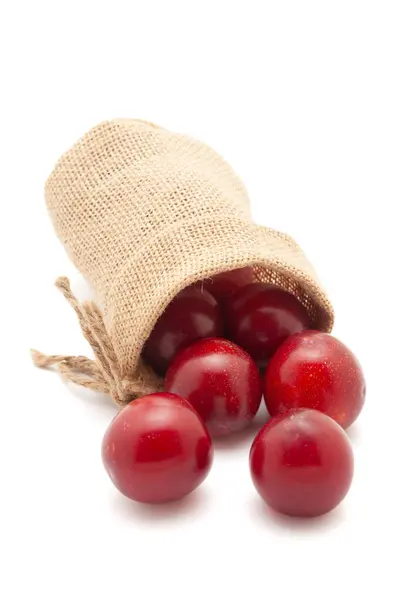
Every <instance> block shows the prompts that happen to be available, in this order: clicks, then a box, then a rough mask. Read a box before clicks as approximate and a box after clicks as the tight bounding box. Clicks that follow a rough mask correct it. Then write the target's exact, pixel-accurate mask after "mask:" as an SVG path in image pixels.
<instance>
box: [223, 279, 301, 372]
mask: <svg viewBox="0 0 400 600" xmlns="http://www.w3.org/2000/svg"><path fill="white" fill-rule="evenodd" d="M227 326H228V332H229V337H230V338H231V339H232V340H233V341H234V342H235V343H236V344H238V345H239V346H242V348H244V349H245V350H246V351H247V352H248V353H249V354H250V355H251V356H252V357H253V358H254V360H255V361H257V363H258V364H259V365H260V366H265V364H266V363H267V361H268V359H269V358H270V357H271V356H272V355H273V353H274V352H275V351H276V349H277V348H278V347H279V346H280V344H282V342H283V341H284V340H285V339H286V338H287V337H288V336H290V335H293V334H294V333H297V332H298V331H302V330H303V329H306V328H307V327H309V317H308V314H307V311H306V309H305V308H304V306H303V305H302V304H300V302H299V301H298V300H297V299H296V298H295V297H294V296H293V295H292V294H289V293H288V292H285V291H284V290H282V289H280V288H278V287H277V286H274V285H269V284H266V283H253V284H251V285H248V286H246V287H244V288H241V289H240V290H239V291H237V292H236V294H235V295H234V296H233V297H232V298H231V299H230V300H229V301H228V303H227Z"/></svg>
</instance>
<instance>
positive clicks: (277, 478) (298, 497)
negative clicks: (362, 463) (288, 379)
mask: <svg viewBox="0 0 400 600" xmlns="http://www.w3.org/2000/svg"><path fill="white" fill-rule="evenodd" d="M250 470H251V476H252V479H253V482H254V485H255V487H256V489H257V491H258V493H259V494H260V496H261V497H262V498H263V500H264V501H265V502H266V503H267V504H269V505H270V506H271V507H272V508H273V509H274V510H276V511H278V512H280V513H283V514H286V515H290V516H297V517H316V516H319V515H323V514H324V513H327V512H329V511H331V510H332V509H333V508H335V507H336V506H337V505H338V504H339V502H341V501H342V500H343V498H344V497H345V495H346V494H347V492H348V490H349V488H350V485H351V481H352V478H353V451H352V448H351V445H350V442H349V440H348V438H347V436H346V434H345V432H344V431H343V429H342V428H341V427H340V426H339V425H338V424H337V423H335V421H333V420H332V419H331V418H330V417H328V416H326V415H324V414H323V413H320V412H318V411H316V410H306V409H305V410H302V409H300V410H296V411H290V412H289V413H286V414H285V415H279V416H277V417H274V418H272V419H271V420H270V421H268V423H267V424H266V425H265V426H264V427H263V428H262V429H261V431H260V432H259V433H258V435H257V437H256V438H255V440H254V442H253V445H252V447H251V450H250Z"/></svg>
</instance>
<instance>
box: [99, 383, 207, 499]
mask: <svg viewBox="0 0 400 600" xmlns="http://www.w3.org/2000/svg"><path fill="white" fill-rule="evenodd" d="M102 457H103V463H104V466H105V468H106V471H107V473H108V475H109V476H110V479H111V481H112V482H113V483H114V485H115V486H116V487H117V488H118V490H119V491H120V492H122V493H123V494H124V495H125V496H127V497H128V498H131V499H132V500H137V501H138V502H150V503H159V502H167V501H169V500H177V499H179V498H182V497H183V496H185V495H186V494H189V492H192V491H193V490H194V489H195V488H196V487H197V486H198V485H199V484H200V483H201V482H202V481H203V480H204V479H205V477H206V476H207V474H208V472H209V470H210V468H211V464H212V459H213V449H212V443H211V438H210V435H209V433H208V431H207V429H206V427H205V425H204V423H203V422H202V421H201V419H200V418H199V416H198V415H197V413H196V412H195V411H194V410H193V408H192V406H191V405H190V404H189V403H188V402H187V401H186V400H184V399H183V398H179V397H178V396H176V395H175V394H164V393H159V394H151V395H149V396H144V397H143V398H139V399H138V400H134V401H133V402H131V403H130V404H128V405H127V406H126V407H125V408H123V409H122V410H121V412H120V413H119V414H118V415H117V416H116V417H115V419H114V420H113V421H112V422H111V424H110V425H109V427H108V429H107V431H106V433H105V435H104V439H103V445H102Z"/></svg>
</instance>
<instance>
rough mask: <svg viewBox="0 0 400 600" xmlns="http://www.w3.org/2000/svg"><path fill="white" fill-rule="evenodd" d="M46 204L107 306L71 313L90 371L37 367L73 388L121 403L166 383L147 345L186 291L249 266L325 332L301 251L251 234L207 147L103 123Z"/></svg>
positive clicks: (230, 175)
mask: <svg viewBox="0 0 400 600" xmlns="http://www.w3.org/2000/svg"><path fill="white" fill-rule="evenodd" d="M45 195H46V202H47V206H48V209H49V212H50V216H51V219H52V221H53V224H54V227H55V230H56V232H57V234H58V237H59V238H60V240H61V242H62V243H63V245H64V246H65V248H66V250H67V252H68V255H69V256H70V258H71V260H72V261H73V263H74V264H75V265H76V267H77V268H78V269H79V270H80V272H81V273H82V274H83V275H84V276H85V277H86V278H87V279H88V280H89V282H90V283H91V284H92V286H93V288H94V290H95V292H96V294H97V296H98V298H99V300H100V302H101V306H102V310H100V309H99V308H98V307H97V306H95V305H94V304H93V303H85V304H84V305H83V306H80V305H79V304H78V302H77V301H76V299H75V298H74V296H73V295H72V293H71V290H70V288H69V283H68V281H67V280H66V279H65V278H61V279H60V280H58V282H57V285H58V287H60V289H61V290H62V291H63V293H64V295H65V296H66V297H67V298H68V299H69V301H70V302H71V303H72V305H73V307H74V309H75V310H76V312H77V314H78V317H79V320H80V323H81V327H82V331H83V333H84V335H85V336H86V338H87V339H88V340H89V342H90V343H91V345H92V347H93V350H94V353H95V361H91V360H89V359H86V358H84V357H66V356H44V355H42V354H40V353H38V352H34V360H35V362H36V364H38V365H39V366H49V365H51V364H55V363H58V365H59V368H60V370H61V372H62V373H63V374H64V375H65V376H66V377H67V378H68V379H71V380H72V381H75V382H76V383H79V384H81V385H84V386H86V387H91V388H94V389H98V390H103V391H105V392H107V393H111V394H112V395H113V397H114V399H115V400H116V402H118V403H119V404H121V405H122V404H124V403H126V402H128V401H130V400H131V399H132V398H134V397H136V396H137V395H139V394H143V393H146V392H149V391H154V390H155V389H158V388H159V387H160V386H161V385H162V382H161V381H160V380H158V379H157V378H156V377H155V375H154V373H153V372H152V371H151V370H150V369H149V368H148V367H146V365H144V363H143V362H142V361H141V359H140V354H141V350H142V347H143V344H144V342H145V341H146V339H147V337H148V336H149V334H150V332H151V330H152V328H153V326H154V324H155V322H156V320H157V319H158V317H159V316H160V315H161V313H162V312H163V310H164V309H165V307H166V306H167V305H168V303H169V302H170V301H171V300H172V299H173V297H174V296H175V295H176V294H177V293H178V292H179V291H180V290H181V289H183V288H184V287H186V286H187V285H189V284H191V283H193V282H195V281H197V280H200V279H204V278H207V277H212V276H213V275H215V274H217V273H220V272H223V271H229V270H232V269H237V268H239V267H244V266H247V265H251V266H253V267H254V273H255V277H256V279H257V280H260V281H267V282H274V283H277V284H278V285H280V286H281V287H282V288H284V289H285V290H288V291H290V292H292V293H293V294H294V295H295V296H296V297H297V298H298V299H299V300H300V301H301V302H302V303H303V304H304V306H305V307H306V308H307V310H308V312H309V315H310V318H311V324H312V327H313V328H317V329H320V330H322V331H330V330H331V327H332V324H333V311H332V307H331V304H330V302H329V300H328V298H327V296H326V295H325V293H324V291H323V290H322V288H321V287H320V284H319V282H318V279H317V276H316V274H315V272H314V270H313V268H312V266H311V265H310V263H309V262H308V260H307V258H306V257H305V256H304V254H303V252H302V251H301V249H300V248H299V246H298V245H297V244H296V243H295V242H294V241H293V240H292V239H291V238H290V237H288V236H287V235H284V234H282V233H279V232H277V231H274V230H272V229H267V228H265V227H260V226H258V225H255V224H254V223H253V221H252V219H251V216H250V206H249V199H248V196H247V193H246V190H245V188H244V186H243V184H242V182H241V181H240V179H239V178H238V177H237V176H236V175H235V173H234V172H233V170H232V169H231V168H230V167H229V165H228V164H227V163H226V162H225V161H224V160H223V159H222V158H221V157H220V156H219V155H218V154H217V153H216V152H214V151H213V150H212V149H211V148H209V147H207V146H206V145H205V144H203V143H201V142H198V141H196V140H193V139H191V138H189V137H186V136H184V135H178V134H174V133H171V132H169V131H166V130H165V129H162V128H160V127H157V126H155V125H153V124H151V123H147V122H143V121H138V120H128V119H126V120H123V119H121V120H114V121H107V122H104V123H101V124H100V125H98V126H97V127H94V128H93V129H91V130H90V131H89V132H88V133H87V134H86V135H85V136H84V137H83V138H82V139H80V140H79V141H78V142H77V143H76V144H75V145H74V146H73V147H72V148H71V149H70V150H69V151H68V152H67V153H66V154H64V156H62V157H61V159H60V160H59V162H58V163H57V165H56V167H55V169H54V171H53V173H52V174H51V175H50V177H49V179H48V181H47V184H46V190H45Z"/></svg>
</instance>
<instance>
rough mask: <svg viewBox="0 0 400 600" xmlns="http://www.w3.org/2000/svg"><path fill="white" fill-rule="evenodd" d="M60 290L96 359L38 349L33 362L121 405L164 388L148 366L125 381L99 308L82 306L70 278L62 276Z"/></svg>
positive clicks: (91, 304) (34, 353)
mask: <svg viewBox="0 0 400 600" xmlns="http://www.w3.org/2000/svg"><path fill="white" fill-rule="evenodd" d="M56 287H57V288H58V289H59V290H60V291H61V293H62V294H63V295H64V297H65V298H66V300H67V301H68V302H69V304H70V305H71V306H72V308H73V309H74V311H75V313H76V315H77V317H78V320H79V324H80V327H81V330H82V333H83V335H84V336H85V338H86V340H87V341H88V342H89V344H90V346H91V347H92V349H93V352H94V355H95V360H91V359H89V358H86V357H85V356H64V355H59V354H52V355H46V354H42V353H41V352H39V351H38V350H31V356H32V360H33V362H34V364H35V365H36V366H37V367H40V368H48V367H52V366H56V367H57V368H58V370H59V372H60V373H61V375H62V376H63V377H64V378H65V379H67V380H68V381H71V382H73V383H76V384H77V385H81V386H82V387H85V388H89V389H91V390H95V391H96V392H103V393H105V394H110V395H111V396H112V398H113V400H114V402H116V404H118V406H124V405H125V404H128V403H129V402H130V401H131V400H133V399H134V398H137V397H138V396H143V395H146V394H149V393H152V392H155V391H157V390H159V389H161V380H160V379H159V378H158V377H157V376H156V375H154V374H153V373H152V372H151V371H150V369H148V368H147V367H145V366H144V365H140V367H141V368H140V369H138V373H140V375H138V376H137V378H135V379H134V380H131V379H126V378H123V377H122V372H121V367H120V363H119V360H118V358H117V355H116V353H115V350H114V346H113V344H112V341H111V339H110V336H109V335H108V332H107V330H106V327H105V324H104V320H103V315H102V314H101V311H100V309H99V308H98V306H97V305H96V304H95V303H94V302H92V301H90V302H84V303H83V304H80V303H79V302H78V300H77V298H76V297H75V296H74V294H73V293H72V291H71V286H70V282H69V280H68V279H67V277H59V278H58V279H57V281H56Z"/></svg>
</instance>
